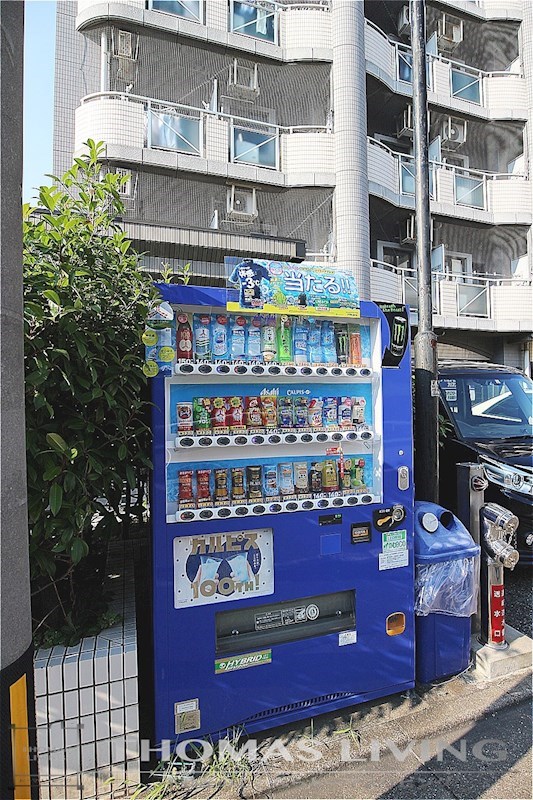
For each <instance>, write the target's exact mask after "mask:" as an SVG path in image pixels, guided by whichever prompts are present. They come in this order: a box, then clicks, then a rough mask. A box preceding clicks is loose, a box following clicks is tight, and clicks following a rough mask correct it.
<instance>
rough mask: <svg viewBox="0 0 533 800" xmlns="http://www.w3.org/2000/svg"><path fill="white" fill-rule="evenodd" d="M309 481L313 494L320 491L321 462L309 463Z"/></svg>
mask: <svg viewBox="0 0 533 800" xmlns="http://www.w3.org/2000/svg"><path fill="white" fill-rule="evenodd" d="M309 482H310V484H311V491H312V492H313V494H318V493H320V492H321V491H322V464H321V463H320V461H315V462H313V463H312V464H311V469H310V471H309Z"/></svg>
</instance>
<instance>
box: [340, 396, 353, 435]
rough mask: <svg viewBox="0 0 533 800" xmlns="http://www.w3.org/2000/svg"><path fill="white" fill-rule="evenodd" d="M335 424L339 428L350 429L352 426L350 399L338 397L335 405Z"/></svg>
mask: <svg viewBox="0 0 533 800" xmlns="http://www.w3.org/2000/svg"><path fill="white" fill-rule="evenodd" d="M337 422H338V424H339V427H340V428H350V427H351V425H352V398H351V397H339V400H338V405H337Z"/></svg>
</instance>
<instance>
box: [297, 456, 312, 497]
mask: <svg viewBox="0 0 533 800" xmlns="http://www.w3.org/2000/svg"><path fill="white" fill-rule="evenodd" d="M294 487H295V489H296V494H306V492H308V491H309V472H308V470H307V461H297V462H296V463H295V464H294Z"/></svg>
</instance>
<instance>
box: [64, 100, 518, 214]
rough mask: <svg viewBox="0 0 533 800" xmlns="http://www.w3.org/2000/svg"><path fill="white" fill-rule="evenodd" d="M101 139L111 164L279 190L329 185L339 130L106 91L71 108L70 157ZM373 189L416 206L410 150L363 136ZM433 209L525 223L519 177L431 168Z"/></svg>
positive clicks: (394, 200)
mask: <svg viewBox="0 0 533 800" xmlns="http://www.w3.org/2000/svg"><path fill="white" fill-rule="evenodd" d="M87 139H94V140H95V141H102V142H104V143H105V145H106V157H107V159H108V160H110V161H113V162H123V163H126V164H128V165H130V166H135V165H141V166H142V165H144V166H145V168H147V169H150V168H158V169H168V170H173V171H177V170H179V171H182V172H190V173H201V174H204V175H212V176H214V177H224V178H226V179H230V180H235V181H246V182H249V183H254V184H267V185H268V184H270V185H274V186H279V187H291V186H334V185H335V136H334V133H333V132H332V130H331V129H330V128H328V127H326V126H323V127H320V126H299V127H298V126H297V127H280V126H278V125H270V124H267V123H263V122H258V121H255V120H251V119H245V118H242V117H236V116H232V115H228V114H223V113H218V112H215V111H210V110H208V109H198V108H193V107H191V106H185V105H180V104H177V103H164V102H162V101H159V100H153V99H150V98H146V97H140V96H137V95H131V94H123V93H120V92H103V93H98V94H93V95H88V96H87V97H84V98H83V99H82V101H81V105H80V106H79V107H78V108H77V109H76V114H75V154H76V155H78V154H79V153H80V152H82V150H83V146H84V142H86V141H87ZM367 148H368V149H367V152H368V178H369V192H370V194H372V195H375V196H377V197H381V198H383V199H384V200H387V201H388V202H390V203H392V204H393V205H396V206H399V207H402V208H414V188H415V187H414V161H413V158H412V156H407V155H403V154H400V153H396V152H394V151H393V150H390V149H389V148H388V147H386V146H385V145H383V144H382V143H380V142H378V141H376V140H375V139H368V145H367ZM430 177H431V187H430V188H431V197H432V201H431V203H432V206H431V210H432V213H434V214H439V215H443V216H450V217H455V218H459V219H466V220H471V221H474V222H480V223H486V224H510V225H512V224H523V225H529V224H531V219H532V217H531V191H530V184H529V182H528V181H527V180H526V179H525V177H524V176H523V175H519V174H507V173H505V174H502V175H499V174H492V173H487V172H480V171H475V170H467V169H461V168H459V167H454V166H451V165H449V164H444V163H440V162H432V164H431V176H430Z"/></svg>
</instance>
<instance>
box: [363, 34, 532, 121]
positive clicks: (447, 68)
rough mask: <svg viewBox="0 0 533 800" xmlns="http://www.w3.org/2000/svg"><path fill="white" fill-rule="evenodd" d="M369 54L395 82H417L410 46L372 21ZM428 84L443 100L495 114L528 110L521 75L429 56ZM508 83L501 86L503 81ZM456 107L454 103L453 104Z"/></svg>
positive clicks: (437, 56) (366, 39) (366, 45)
mask: <svg viewBox="0 0 533 800" xmlns="http://www.w3.org/2000/svg"><path fill="white" fill-rule="evenodd" d="M365 24H366V35H365V53H366V59H367V61H368V62H370V63H373V64H375V66H376V67H377V68H378V70H379V74H380V75H383V74H384V75H388V76H389V78H390V80H391V81H397V82H398V83H400V84H402V83H403V84H408V85H409V84H411V83H412V79H413V69H412V65H413V54H412V49H411V47H409V45H406V44H404V43H403V42H396V41H393V40H392V39H389V37H388V36H387V35H386V34H385V33H384V32H383V31H382V30H381V29H380V28H378V26H377V25H375V24H374V23H373V22H371V21H370V20H366V22H365ZM426 58H427V82H428V88H429V90H430V91H434V92H435V93H436V94H437V95H438V96H439V98H442V97H443V96H446V95H447V96H448V97H449V98H450V101H453V100H463V101H466V102H468V103H471V104H473V105H476V106H482V107H483V106H485V107H487V108H489V110H492V109H493V108H494V111H495V112H498V111H499V110H500V109H501V108H504V109H506V111H509V110H516V109H518V108H520V109H526V108H527V99H526V95H525V81H524V80H523V75H522V74H521V73H519V72H510V71H499V72H485V71H483V70H480V69H476V68H475V67H471V66H468V65H466V64H462V63H460V62H458V61H454V60H453V59H450V58H446V57H445V56H442V55H440V54H433V53H428V54H427V56H426ZM501 79H505V80H506V83H505V84H504V85H503V86H502V85H500V80H501ZM451 105H453V103H451Z"/></svg>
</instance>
